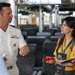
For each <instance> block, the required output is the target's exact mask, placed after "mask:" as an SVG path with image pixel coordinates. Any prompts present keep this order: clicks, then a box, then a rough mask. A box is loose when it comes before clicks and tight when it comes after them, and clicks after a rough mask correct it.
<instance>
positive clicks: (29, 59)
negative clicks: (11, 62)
mask: <svg viewBox="0 0 75 75" xmlns="http://www.w3.org/2000/svg"><path fill="white" fill-rule="evenodd" d="M28 47H29V49H30V54H29V55H28V56H25V57H22V56H20V55H19V54H18V60H17V66H18V68H19V72H20V75H32V73H33V71H34V65H35V55H34V53H35V50H36V44H28Z"/></svg>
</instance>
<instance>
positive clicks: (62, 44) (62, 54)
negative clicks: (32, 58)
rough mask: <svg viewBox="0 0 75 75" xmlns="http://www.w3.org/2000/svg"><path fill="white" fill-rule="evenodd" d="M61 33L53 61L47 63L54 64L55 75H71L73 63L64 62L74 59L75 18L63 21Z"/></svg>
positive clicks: (74, 67)
mask: <svg viewBox="0 0 75 75" xmlns="http://www.w3.org/2000/svg"><path fill="white" fill-rule="evenodd" d="M61 33H62V34H63V36H62V37H61V38H59V39H58V42H57V45H56V48H55V51H54V56H55V57H54V60H55V61H53V60H50V61H47V63H50V64H51V63H53V62H55V63H56V72H55V75H73V72H74V71H75V64H74V62H72V61H69V62H65V61H66V60H71V59H74V57H75V17H72V16H70V17H66V18H65V19H64V20H63V22H62V26H61Z"/></svg>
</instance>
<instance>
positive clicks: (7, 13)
mask: <svg viewBox="0 0 75 75" xmlns="http://www.w3.org/2000/svg"><path fill="white" fill-rule="evenodd" d="M10 6H11V5H10V4H9V3H0V55H2V56H3V59H4V61H5V63H6V67H7V69H8V72H9V74H10V75H19V70H18V68H17V65H16V61H17V54H18V48H20V51H19V54H20V55H21V56H26V55H28V54H29V48H28V46H27V44H26V42H25V41H24V39H23V36H22V34H21V31H20V30H19V29H17V28H14V27H12V26H10V25H9V23H10V22H11V20H12V17H13V16H12V10H11V8H10Z"/></svg>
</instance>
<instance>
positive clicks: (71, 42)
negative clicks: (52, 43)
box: [63, 40, 73, 53]
mask: <svg viewBox="0 0 75 75" xmlns="http://www.w3.org/2000/svg"><path fill="white" fill-rule="evenodd" d="M72 41H73V40H71V41H70V43H69V44H68V45H67V46H66V48H65V49H64V50H63V53H65V51H66V49H67V48H68V47H69V46H70V44H71V43H72Z"/></svg>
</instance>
